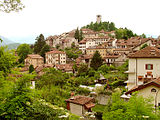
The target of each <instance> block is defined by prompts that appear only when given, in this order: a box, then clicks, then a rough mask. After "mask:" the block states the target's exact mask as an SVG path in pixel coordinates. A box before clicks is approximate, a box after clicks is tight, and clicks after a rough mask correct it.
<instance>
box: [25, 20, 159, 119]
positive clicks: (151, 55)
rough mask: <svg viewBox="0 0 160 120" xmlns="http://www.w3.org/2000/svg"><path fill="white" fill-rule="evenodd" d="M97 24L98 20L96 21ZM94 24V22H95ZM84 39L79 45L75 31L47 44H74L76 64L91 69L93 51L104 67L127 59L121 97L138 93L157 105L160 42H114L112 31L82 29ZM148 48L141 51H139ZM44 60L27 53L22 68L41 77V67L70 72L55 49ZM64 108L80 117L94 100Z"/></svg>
mask: <svg viewBox="0 0 160 120" xmlns="http://www.w3.org/2000/svg"><path fill="white" fill-rule="evenodd" d="M98 21H99V19H98ZM98 21H97V22H98ZM81 30H82V33H83V40H81V41H80V42H78V40H77V39H75V38H74V34H75V30H72V31H71V32H68V33H63V34H61V35H59V36H57V35H56V36H49V37H48V38H46V44H48V45H50V46H51V47H53V48H57V47H58V48H60V49H64V48H67V47H71V46H72V44H73V43H74V44H75V45H76V46H78V47H79V50H81V51H82V54H81V55H80V56H79V57H78V58H77V59H76V60H75V61H76V64H77V65H80V64H81V63H86V64H88V66H90V63H91V59H92V57H93V54H94V53H95V51H99V53H100V55H101V57H102V59H103V61H104V64H107V65H112V64H114V65H115V66H120V65H122V64H123V63H124V62H125V61H126V60H129V68H128V71H126V73H127V74H128V80H127V81H126V83H127V89H128V92H126V93H125V94H124V95H123V96H122V98H124V99H129V98H130V96H131V94H132V93H133V92H135V91H139V92H138V94H139V95H142V96H143V97H149V96H152V97H153V104H154V105H155V106H160V92H159V91H160V50H159V49H158V48H160V40H159V39H154V38H141V37H131V38H129V39H127V40H125V39H118V40H117V39H116V37H115V31H111V32H105V31H103V30H102V31H99V32H95V31H93V30H90V29H86V28H82V29H81ZM145 44H146V45H147V46H148V47H145V48H144V49H141V50H140V48H141V47H142V46H143V45H145ZM45 61H46V63H45V64H44V58H43V57H41V56H40V55H37V54H30V55H28V57H27V58H26V59H25V66H26V67H29V66H30V65H31V64H32V65H33V66H34V68H35V70H36V72H37V73H38V74H39V75H42V74H43V72H42V70H43V68H47V67H54V68H56V69H58V70H62V71H63V72H68V73H73V64H72V63H68V61H67V56H66V53H65V52H63V51H59V50H58V49H52V50H51V51H49V52H47V53H46V54H45ZM66 102H67V109H68V110H71V112H72V113H74V114H77V115H80V116H81V115H83V114H84V112H86V111H91V108H92V107H94V99H93V98H90V97H85V96H74V97H71V98H70V99H68V100H66Z"/></svg>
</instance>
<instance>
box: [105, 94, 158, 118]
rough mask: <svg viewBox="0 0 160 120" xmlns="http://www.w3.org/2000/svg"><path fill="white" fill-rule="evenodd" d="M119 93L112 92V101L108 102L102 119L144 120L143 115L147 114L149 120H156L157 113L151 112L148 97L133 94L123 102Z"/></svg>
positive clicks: (151, 107) (151, 106)
mask: <svg viewBox="0 0 160 120" xmlns="http://www.w3.org/2000/svg"><path fill="white" fill-rule="evenodd" d="M120 95H121V93H120V92H116V93H113V94H112V102H111V101H109V102H108V104H107V107H106V108H105V111H104V113H103V120H144V118H143V116H148V117H149V120H153V119H154V120H158V118H157V115H156V114H154V113H153V109H154V108H153V104H151V99H150V98H147V99H144V98H143V97H142V96H137V95H136V94H135V95H133V96H132V97H131V98H130V100H129V101H128V102H125V101H124V100H123V99H121V98H120Z"/></svg>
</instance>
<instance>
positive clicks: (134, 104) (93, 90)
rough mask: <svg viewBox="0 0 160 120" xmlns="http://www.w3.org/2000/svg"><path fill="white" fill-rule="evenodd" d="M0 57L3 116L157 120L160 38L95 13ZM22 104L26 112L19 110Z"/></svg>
mask: <svg viewBox="0 0 160 120" xmlns="http://www.w3.org/2000/svg"><path fill="white" fill-rule="evenodd" d="M0 57H1V58H0V63H2V66H1V67H0V78H1V79H2V80H1V81H2V82H0V83H2V87H1V88H2V89H1V93H0V99H2V101H3V102H1V103H0V105H2V104H3V108H2V112H0V119H4V118H6V116H9V118H10V114H11V112H10V111H9V110H11V111H14V110H15V111H17V113H15V115H17V116H19V114H20V115H24V114H25V115H26V116H27V117H28V116H30V117H31V118H30V119H37V118H41V119H43V117H44V119H66V120H68V119H69V120H79V119H82V120H91V119H94V120H102V119H104V120H109V119H114V118H115V119H116V120H118V119H119V120H120V119H124V120H130V119H135V120H138V119H157V120H158V115H159V109H158V108H159V106H160V92H159V90H160V38H152V37H146V35H145V34H142V35H137V34H135V33H133V32H132V31H131V30H129V29H127V28H116V26H115V25H114V23H113V22H102V19H101V15H97V18H96V22H95V23H93V22H91V23H90V24H89V25H86V26H84V27H82V28H76V29H74V30H71V31H69V32H65V33H62V34H60V35H51V36H48V37H47V38H46V39H45V38H44V36H43V34H40V35H39V36H38V37H37V38H36V42H35V44H34V45H28V44H21V45H19V47H18V48H17V49H16V50H15V51H7V50H5V48H4V47H1V52H0ZM5 81H8V82H5ZM16 81H18V82H16ZM13 83H15V85H13ZM6 86H8V89H9V90H10V91H12V92H11V93H10V94H9V93H7V92H6ZM9 86H11V87H10V88H9ZM14 86H16V87H14ZM4 88H5V89H4ZM16 88H17V89H16ZM29 93H30V95H28V94H29ZM5 94H6V96H5ZM7 94H9V96H7ZM33 94H34V95H33ZM3 95H4V96H3ZM1 96H3V97H1ZM13 96H14V97H13ZM11 102H12V103H11ZM13 103H19V104H18V105H17V106H18V107H17V106H16V105H15V106H14V107H10V106H9V105H10V104H13ZM21 103H23V104H21ZM23 105H24V106H25V107H23V108H25V110H26V111H27V112H26V113H23V112H22V111H23V110H24V109H23V110H22V111H21V112H19V110H20V109H21V106H23ZM30 105H32V106H30ZM16 107H17V108H16ZM25 110H24V111H25ZM56 110H57V112H55V111H56ZM0 111H1V108H0ZM4 111H7V112H4ZM35 111H36V112H35ZM47 112H48V113H47ZM29 114H30V115H29ZM33 114H34V115H33ZM35 114H37V116H36V115H35ZM32 115H33V116H32ZM13 116H14V115H13ZM53 116H54V117H53ZM127 117H128V118H127ZM24 119H25V118H24Z"/></svg>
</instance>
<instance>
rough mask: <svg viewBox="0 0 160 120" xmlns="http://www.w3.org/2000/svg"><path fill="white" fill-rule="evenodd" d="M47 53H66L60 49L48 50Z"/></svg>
mask: <svg viewBox="0 0 160 120" xmlns="http://www.w3.org/2000/svg"><path fill="white" fill-rule="evenodd" d="M46 54H65V52H63V51H59V50H53V51H49V52H47V53H46Z"/></svg>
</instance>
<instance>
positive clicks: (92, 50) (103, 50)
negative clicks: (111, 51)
mask: <svg viewBox="0 0 160 120" xmlns="http://www.w3.org/2000/svg"><path fill="white" fill-rule="evenodd" d="M96 51H98V52H99V53H100V55H101V57H102V58H104V57H105V56H106V54H107V50H106V48H103V47H100V46H97V47H91V48H87V49H86V54H87V55H94V53H95V52H96Z"/></svg>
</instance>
